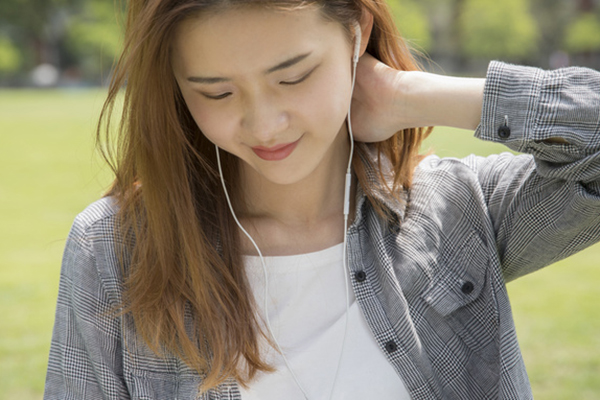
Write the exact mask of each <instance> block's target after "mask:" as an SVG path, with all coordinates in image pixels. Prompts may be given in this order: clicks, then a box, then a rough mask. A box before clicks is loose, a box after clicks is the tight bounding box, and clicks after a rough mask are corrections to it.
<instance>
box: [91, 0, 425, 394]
mask: <svg viewBox="0 0 600 400" xmlns="http://www.w3.org/2000/svg"><path fill="white" fill-rule="evenodd" d="M311 4H316V5H318V6H319V7H320V8H321V10H322V12H323V15H324V16H325V17H327V18H330V19H333V20H335V21H338V22H339V23H341V24H342V25H344V26H345V27H350V26H351V24H352V22H353V21H358V20H359V19H360V16H361V12H363V10H365V11H367V12H370V13H371V14H372V15H373V17H374V27H373V32H372V34H371V38H370V41H369V44H368V47H367V51H368V52H369V53H370V54H372V55H373V56H375V57H376V58H378V59H380V60H381V61H383V62H384V63H386V64H388V65H390V66H392V67H394V68H397V69H401V70H416V69H419V68H418V66H417V64H416V62H415V60H414V58H413V56H412V55H411V53H410V51H409V49H408V48H407V47H406V45H405V44H404V42H403V41H402V40H401V38H400V37H399V34H398V32H397V30H396V28H395V25H394V23H393V20H392V17H391V14H390V11H389V10H388V8H387V5H386V4H385V2H383V1H378V0H316V1H315V0H311V1H305V0H130V1H129V6H128V7H129V11H128V17H127V25H126V34H125V46H124V51H123V53H122V55H121V57H120V59H119V60H118V62H117V64H116V67H115V71H114V75H113V79H112V82H111V85H110V88H109V93H108V98H107V100H106V103H105V104H104V108H103V110H102V114H101V117H100V122H99V124H98V131H97V139H98V143H99V147H100V150H101V151H102V152H103V154H104V156H105V158H106V159H107V161H108V162H109V164H110V165H111V167H112V169H113V171H114V173H115V180H114V183H113V185H112V187H111V188H110V190H109V191H108V192H107V193H106V195H107V196H114V197H115V198H116V199H117V202H118V205H119V225H118V230H119V233H120V234H124V233H126V234H128V235H129V236H128V237H129V238H131V239H132V240H130V241H125V242H124V243H128V245H125V244H123V245H122V246H121V247H122V248H121V250H122V252H123V253H127V257H126V259H127V260H130V261H129V262H127V263H126V265H124V273H125V282H124V287H125V292H124V300H123V304H122V312H123V313H126V314H128V315H130V316H131V317H132V318H133V320H134V323H135V327H136V331H137V332H138V333H139V334H140V335H141V337H142V338H143V339H144V341H145V342H146V343H147V344H148V346H149V347H150V348H151V349H152V350H153V351H155V352H156V353H157V354H165V353H168V354H174V355H176V356H178V357H180V358H181V359H183V360H184V361H185V362H186V363H187V364H188V365H189V366H190V367H191V368H193V369H194V370H196V371H198V372H199V373H201V374H203V375H204V380H203V383H202V387H201V389H202V390H208V389H210V388H213V387H215V386H217V385H218V384H219V383H221V382H222V381H223V380H225V379H227V378H229V377H233V378H235V379H236V380H238V381H239V382H240V383H241V384H247V383H248V382H249V381H250V380H251V379H252V378H253V377H254V376H255V374H256V373H257V372H259V371H270V370H271V368H270V366H269V365H268V364H266V363H265V361H264V360H263V358H262V355H261V354H260V343H261V336H262V337H266V335H264V334H263V332H262V331H261V329H260V324H259V321H258V320H257V317H256V313H255V305H254V304H253V300H252V296H251V292H250V290H249V287H248V282H247V281H246V276H245V273H244V268H243V267H242V261H241V255H240V252H239V247H238V246H239V240H238V236H237V234H238V232H237V228H236V227H235V225H234V222H233V220H232V217H231V216H230V214H229V212H228V209H227V206H226V201H225V198H224V194H223V191H222V189H221V188H220V186H219V185H220V183H219V181H218V175H217V173H216V160H215V155H214V147H213V145H212V144H211V143H210V142H209V141H208V140H207V139H206V138H205V137H204V135H203V134H202V132H200V130H199V129H198V127H197V125H196V124H195V122H194V121H193V119H192V117H191V115H190V113H189V111H188V109H187V107H186V105H185V103H184V101H183V98H182V96H181V94H180V92H179V89H178V86H177V84H176V82H175V78H174V76H173V72H172V68H171V64H170V62H171V55H170V54H171V42H172V37H173V34H174V30H175V28H176V27H177V25H178V23H179V22H181V21H182V20H183V19H185V18H190V17H191V16H196V15H198V14H200V13H202V12H205V11H207V10H209V9H210V10H213V9H215V8H222V7H231V6H239V5H252V6H266V7H277V8H284V9H293V8H296V7H303V6H308V5H311ZM123 87H124V88H125V90H124V92H125V93H124V96H123V98H122V101H123V105H122V106H123V108H122V114H121V119H120V123H119V124H118V127H117V129H112V125H114V124H111V120H112V116H113V110H114V108H115V105H116V104H118V102H119V101H120V100H121V97H120V91H121V89H122V88H123ZM426 133H427V132H426V130H424V129H406V130H403V131H400V132H398V133H397V134H396V135H394V136H393V137H392V138H390V139H388V140H387V141H385V142H382V143H378V144H375V145H372V147H373V146H374V147H375V148H376V150H377V151H378V152H379V153H380V154H382V155H384V156H385V157H386V158H388V159H389V160H390V161H391V164H392V165H393V168H394V182H393V184H392V185H391V186H390V185H386V184H385V177H384V176H383V174H379V178H378V179H379V182H376V183H374V182H372V180H371V181H369V180H368V179H367V178H366V177H367V174H366V170H367V169H369V168H370V169H373V170H376V171H377V170H380V169H378V165H377V162H373V161H370V158H369V157H366V151H367V150H368V149H367V145H364V144H359V145H358V155H357V156H356V157H355V159H354V160H353V165H354V170H355V172H356V175H357V177H358V179H359V183H360V185H361V186H362V188H363V190H364V191H365V192H366V193H367V195H368V196H369V199H370V201H371V202H372V203H373V205H374V206H375V207H376V208H377V209H378V210H381V209H382V207H381V205H380V204H379V203H378V202H377V200H376V198H375V197H374V196H373V193H374V191H375V190H381V187H384V188H386V187H387V190H388V191H389V193H388V194H389V195H392V196H393V195H394V194H395V193H398V191H399V190H400V189H401V188H408V187H409V186H410V182H411V176H412V172H413V169H414V167H415V165H416V163H417V162H418V160H419V156H418V149H419V146H420V143H421V141H422V139H423V138H424V136H425V135H426ZM361 155H362V156H361ZM223 158H224V160H223V165H224V168H225V171H224V174H225V176H226V178H227V181H228V184H230V185H232V186H235V185H233V184H232V182H235V180H236V179H237V169H236V166H237V162H236V159H235V158H234V157H233V156H230V155H227V154H223ZM380 183H381V184H383V185H379V184H380ZM375 186H378V189H376V188H375ZM124 259H125V258H124ZM267 339H268V338H267Z"/></svg>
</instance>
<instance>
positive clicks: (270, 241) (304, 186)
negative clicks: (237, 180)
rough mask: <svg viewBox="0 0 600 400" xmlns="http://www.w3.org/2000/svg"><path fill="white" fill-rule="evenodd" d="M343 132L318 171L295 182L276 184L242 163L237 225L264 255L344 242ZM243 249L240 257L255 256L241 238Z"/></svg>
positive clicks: (345, 161) (345, 157)
mask: <svg viewBox="0 0 600 400" xmlns="http://www.w3.org/2000/svg"><path fill="white" fill-rule="evenodd" d="M343 131H345V129H344V130H343ZM343 131H342V132H340V134H339V135H338V136H337V137H336V139H335V141H334V143H333V145H332V147H331V149H332V150H331V151H329V152H328V153H327V156H326V157H324V159H323V160H322V162H321V163H320V164H319V165H318V167H317V168H316V169H315V170H314V171H313V172H312V173H311V174H310V175H308V176H307V177H305V178H303V179H301V180H300V181H298V182H295V183H293V184H288V185H278V184H275V183H273V182H270V181H268V180H266V179H264V178H263V177H261V176H260V175H259V174H258V173H256V171H254V170H252V169H250V168H246V167H247V166H246V165H244V166H243V167H242V171H241V172H242V174H241V181H242V196H241V198H242V199H243V200H244V208H245V212H244V213H243V215H241V217H242V218H241V221H242V224H243V225H244V227H245V229H246V230H248V232H249V233H250V234H251V236H252V237H253V239H254V240H255V241H256V242H257V244H258V246H259V248H260V249H261V252H262V253H263V255H291V254H299V253H306V252H311V251H318V250H322V249H324V248H327V247H331V246H333V245H335V244H337V243H340V242H342V241H343V236H344V234H345V232H343V230H344V229H343V227H344V224H343V220H344V218H343V201H344V186H345V175H346V168H347V165H348V157H349V154H350V146H349V141H348V137H347V135H345V134H344V132H343ZM353 189H354V187H353ZM353 198H354V196H353V195H351V199H353ZM242 249H243V252H244V254H255V253H256V250H255V249H254V247H253V246H252V245H251V243H250V242H249V241H248V240H247V239H246V238H245V237H243V236H242Z"/></svg>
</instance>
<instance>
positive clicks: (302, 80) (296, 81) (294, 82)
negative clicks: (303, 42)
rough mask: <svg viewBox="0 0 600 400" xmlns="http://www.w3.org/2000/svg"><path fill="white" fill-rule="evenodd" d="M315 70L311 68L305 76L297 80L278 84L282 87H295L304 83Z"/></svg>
mask: <svg viewBox="0 0 600 400" xmlns="http://www.w3.org/2000/svg"><path fill="white" fill-rule="evenodd" d="M315 69H316V67H315V68H313V69H311V70H310V71H309V72H308V73H307V74H305V75H303V76H302V77H301V78H298V79H295V80H292V81H282V82H279V83H280V84H282V85H297V84H299V83H300V82H304V81H305V80H307V79H308V77H309V76H310V75H311V74H312V73H313V71H314V70H315Z"/></svg>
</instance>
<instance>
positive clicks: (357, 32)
mask: <svg viewBox="0 0 600 400" xmlns="http://www.w3.org/2000/svg"><path fill="white" fill-rule="evenodd" d="M353 28H354V37H355V39H354V51H353V54H352V86H351V92H350V93H351V94H352V93H354V84H355V82H356V66H357V64H358V59H359V55H360V45H361V30H360V25H359V24H358V22H354V24H353ZM351 105H352V101H350V105H349V106H348V115H347V126H348V136H349V138H350V156H349V157H348V168H347V170H346V181H345V187H344V244H343V255H342V266H343V270H344V285H345V289H346V315H345V325H344V336H343V338H342V348H341V350H340V357H339V359H338V362H337V367H336V371H335V375H334V379H333V383H332V385H331V390H330V392H329V397H328V398H329V399H331V396H332V395H333V390H334V388H335V384H336V382H337V378H338V373H339V370H340V365H341V362H342V356H343V354H344V346H345V343H346V336H347V332H348V314H349V311H350V310H349V309H350V299H349V288H348V268H347V254H348V239H347V234H346V232H347V231H348V215H349V213H350V189H351V186H352V172H351V167H352V156H353V154H354V135H353V134H352V122H351V121H350V113H351ZM215 150H216V153H217V166H218V169H219V176H220V178H221V184H222V185H223V190H224V192H225V198H226V200H227V205H228V206H229V210H230V211H231V214H232V216H233V219H234V221H235V223H236V225H237V226H238V227H239V228H240V229H241V231H242V232H243V233H244V235H246V237H247V238H248V239H249V240H250V242H251V243H252V245H253V246H254V248H255V249H256V251H257V253H258V255H259V257H260V261H261V264H262V269H263V274H264V280H265V293H264V304H263V307H264V312H265V324H266V326H267V330H268V331H269V335H270V336H271V339H272V340H273V343H274V344H275V347H276V349H277V351H278V352H279V353H280V354H281V357H282V358H283V361H284V363H285V365H286V367H287V369H288V371H289V372H290V375H291V376H292V378H293V379H294V382H295V383H296V385H297V386H298V388H299V389H300V391H301V392H302V394H303V395H304V398H305V399H306V400H308V394H307V393H306V391H305V390H304V387H303V386H302V384H301V383H300V381H299V380H298V378H297V377H296V374H295V373H294V370H293V369H292V367H291V366H290V364H289V362H288V360H287V357H286V356H285V353H284V352H283V350H282V349H281V346H280V345H279V342H278V341H277V338H276V337H275V335H274V334H273V329H272V328H271V322H270V321H269V308H268V298H269V280H268V279H269V278H268V272H267V266H266V264H265V259H264V257H263V255H262V252H261V251H260V249H259V247H258V245H257V244H256V242H255V241H254V239H253V238H252V236H250V234H249V233H248V231H246V229H244V227H243V226H242V224H241V223H240V221H239V220H238V218H237V216H236V214H235V211H234V210H233V206H232V204H231V200H230V198H229V193H228V192H227V186H226V185H225V178H224V177H223V169H222V167H221V157H220V155H219V147H218V146H217V145H216V144H215Z"/></svg>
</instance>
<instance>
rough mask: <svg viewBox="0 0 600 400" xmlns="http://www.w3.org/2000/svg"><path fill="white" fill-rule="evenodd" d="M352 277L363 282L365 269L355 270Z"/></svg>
mask: <svg viewBox="0 0 600 400" xmlns="http://www.w3.org/2000/svg"><path fill="white" fill-rule="evenodd" d="M354 278H355V279H356V281H357V282H364V281H365V279H367V274H366V273H365V271H357V272H356V273H355V274H354Z"/></svg>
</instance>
